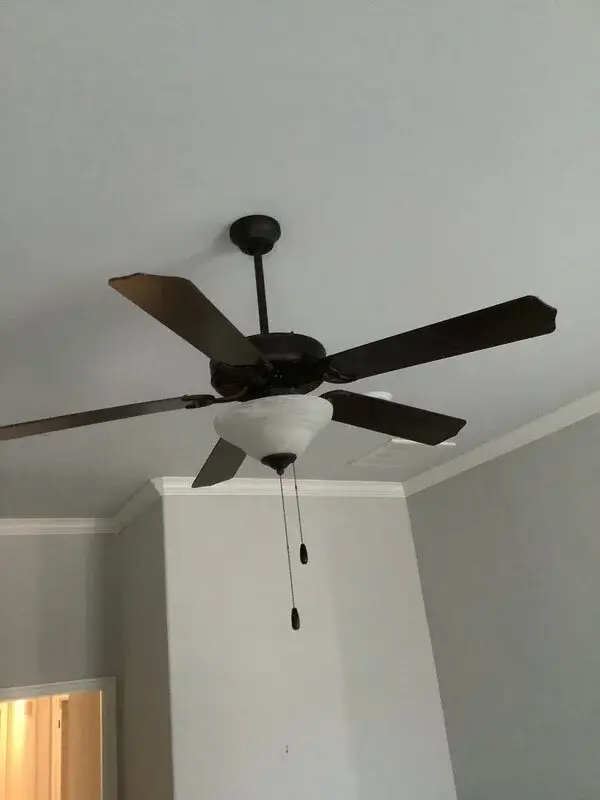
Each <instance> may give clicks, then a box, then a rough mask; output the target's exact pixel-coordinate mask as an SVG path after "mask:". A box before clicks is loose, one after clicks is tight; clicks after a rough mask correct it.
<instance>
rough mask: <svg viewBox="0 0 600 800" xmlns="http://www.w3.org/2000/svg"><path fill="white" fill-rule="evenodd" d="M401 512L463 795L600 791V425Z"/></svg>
mask: <svg viewBox="0 0 600 800" xmlns="http://www.w3.org/2000/svg"><path fill="white" fill-rule="evenodd" d="M409 511H410V517H411V522H412V530H413V536H414V540H415V545H416V550H417V557H418V563H419V569H420V575H421V582H422V587H423V594H424V598H425V605H426V610H427V616H428V620H429V626H430V632H431V638H432V643H433V649H434V655H435V660H436V666H437V671H438V676H439V681H440V689H441V695H442V702H443V706H444V711H445V719H446V726H447V731H448V739H449V744H450V752H451V756H452V762H453V766H454V771H455V777H456V785H457V793H458V798H459V800H481V799H482V798H485V800H506V798H524V799H525V800H542V798H543V800H566V798H569V800H591V798H594V799H596V798H598V797H600V758H599V757H598V743H599V742H600V522H599V519H600V417H593V418H590V419H587V420H585V421H583V422H580V423H578V424H577V425H574V426H572V427H570V428H567V429H565V430H562V431H560V432H558V433H555V434H553V435H552V436H550V437H547V438H545V439H542V440H540V441H537V442H535V443H532V444H530V445H527V446H525V447H522V448H520V449H519V450H516V451H514V452H512V453H510V454H508V455H506V456H503V457H502V458H499V459H497V460H495V461H491V462H489V463H487V464H484V465H482V466H480V467H478V468H476V469H474V470H471V471H469V472H466V473H463V474H462V475H459V476H457V477H455V478H453V479H451V480H448V481H446V482H444V483H441V484H439V485H437V486H434V487H432V488H430V489H428V490H425V491H423V492H420V493H418V494H416V495H414V496H412V497H410V498H409Z"/></svg>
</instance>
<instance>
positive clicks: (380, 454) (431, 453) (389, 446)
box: [350, 439, 456, 469]
mask: <svg viewBox="0 0 600 800" xmlns="http://www.w3.org/2000/svg"><path fill="white" fill-rule="evenodd" d="M449 447H456V442H442V443H441V444H438V445H437V446H436V447H429V446H427V445H425V444H418V443H417V442H411V441H409V440H408V439H390V440H389V441H387V442H384V443H383V444H381V445H379V446H378V447H376V448H375V449H374V450H370V451H369V452H368V453H365V454H364V455H362V456H359V458H357V459H355V460H354V461H350V464H351V466H353V467H383V468H386V467H387V468H388V469H398V468H402V467H405V468H406V467H413V468H414V467H419V466H421V465H423V466H427V464H428V463H430V462H435V461H436V460H437V458H438V457H439V455H440V453H439V451H440V450H443V449H446V448H449Z"/></svg>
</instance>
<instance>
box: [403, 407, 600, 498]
mask: <svg viewBox="0 0 600 800" xmlns="http://www.w3.org/2000/svg"><path fill="white" fill-rule="evenodd" d="M598 413H600V392H593V393H592V394H589V395H587V396H586V397H582V398H581V399H580V400H575V402H573V403H569V404H568V405H566V406H562V408H559V409H557V410H556V411H552V412H551V413H550V414H545V415H544V416H543V417H539V418H538V419H536V420H533V422H528V423H527V424H526V425H522V426H521V427H520V428H517V429H516V430H514V431H511V432H510V433H507V434H505V435H504V436H500V437H498V438H497V439H492V441H491V442H486V443H485V444H482V445H479V447H475V448H474V449H473V450H470V451H469V452H468V453H464V454H463V455H460V456H457V457H456V458H453V459H451V460H450V461H446V462H445V463H444V464H440V465H439V466H438V467H432V468H431V469H429V470H426V471H425V472H421V473H420V474H419V475H415V477H414V478H409V480H406V481H404V484H403V486H404V491H405V494H406V496H407V497H409V496H410V495H411V494H416V493H417V492H422V491H423V490H424V489H429V487H430V486H435V485H436V484H437V483H442V482H443V481H447V480H448V479H449V478H453V477H454V476H455V475H460V474H461V472H467V471H468V470H470V469H474V468H475V467H479V466H480V465H481V464H485V463H486V462H487V461H493V460H494V459H495V458H499V457H500V456H503V455H506V454H507V453H511V452H512V451H513V450H518V449H519V447H523V446H524V445H527V444H531V443H532V442H536V441H537V440H538V439H543V438H544V437H545V436H550V434H552V433H556V432H557V431H560V430H562V429H563V428H568V427H570V426H571V425H574V424H575V423H576V422H581V420H583V419H587V418H588V417H592V416H593V415H594V414H598Z"/></svg>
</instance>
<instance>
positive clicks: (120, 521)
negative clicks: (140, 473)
mask: <svg viewBox="0 0 600 800" xmlns="http://www.w3.org/2000/svg"><path fill="white" fill-rule="evenodd" d="M159 499H160V492H159V490H158V488H157V486H156V482H155V480H150V481H146V483H145V484H144V485H143V486H142V487H141V488H140V489H139V490H138V491H137V492H136V493H135V494H133V495H132V496H131V497H130V498H129V499H128V500H127V501H126V502H125V504H124V505H123V506H121V508H120V509H119V510H118V511H117V513H116V514H115V515H114V517H113V518H112V520H111V522H112V527H113V530H114V531H115V532H116V533H119V532H120V531H122V530H123V528H124V527H125V526H126V525H129V523H130V522H133V520H134V519H136V517H139V515H140V514H141V513H142V512H144V511H145V510H146V509H147V508H150V506H151V505H152V504H153V503H155V502H156V501H157V500H159Z"/></svg>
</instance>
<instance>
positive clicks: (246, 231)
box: [229, 214, 281, 256]
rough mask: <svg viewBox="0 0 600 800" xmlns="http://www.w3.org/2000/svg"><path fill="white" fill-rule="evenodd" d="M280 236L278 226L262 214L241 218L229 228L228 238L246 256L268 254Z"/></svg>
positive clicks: (275, 221)
mask: <svg viewBox="0 0 600 800" xmlns="http://www.w3.org/2000/svg"><path fill="white" fill-rule="evenodd" d="M280 236H281V226H280V224H279V223H278V222H277V220H276V219H273V217H267V216H265V215H264V214H251V215H250V216H248V217H241V218H240V219H238V220H236V221H235V222H234V223H233V224H232V225H231V227H230V228H229V238H230V239H231V241H232V242H233V244H234V245H235V246H236V247H238V248H239V249H240V250H241V251H242V253H245V254H246V255H247V256H264V255H265V254H266V253H270V252H271V250H272V249H273V246H274V245H275V242H277V241H278V239H279V237H280Z"/></svg>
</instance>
